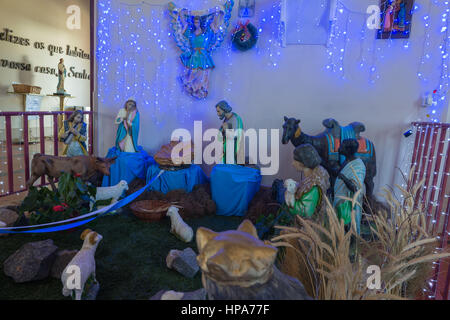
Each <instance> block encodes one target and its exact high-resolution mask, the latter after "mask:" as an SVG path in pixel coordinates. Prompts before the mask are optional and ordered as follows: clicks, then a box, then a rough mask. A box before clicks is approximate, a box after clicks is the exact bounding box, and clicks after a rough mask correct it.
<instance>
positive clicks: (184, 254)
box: [166, 248, 199, 278]
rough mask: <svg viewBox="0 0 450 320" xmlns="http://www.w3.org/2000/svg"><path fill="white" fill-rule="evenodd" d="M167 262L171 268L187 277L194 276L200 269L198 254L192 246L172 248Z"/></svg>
mask: <svg viewBox="0 0 450 320" xmlns="http://www.w3.org/2000/svg"><path fill="white" fill-rule="evenodd" d="M166 263H167V267H168V268H169V269H175V270H176V271H178V272H179V273H181V274H182V275H183V276H185V277H187V278H193V277H194V276H195V275H196V273H197V272H198V270H199V266H198V263H197V254H196V253H195V252H194V250H192V249H191V248H186V249H184V250H183V251H180V250H171V251H170V252H169V255H168V256H167V258H166Z"/></svg>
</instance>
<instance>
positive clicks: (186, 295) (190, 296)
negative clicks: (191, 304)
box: [149, 288, 206, 300]
mask: <svg viewBox="0 0 450 320" xmlns="http://www.w3.org/2000/svg"><path fill="white" fill-rule="evenodd" d="M149 300H206V290H205V289H203V288H201V289H198V290H196V291H190V292H176V291H167V290H160V291H158V292H157V293H156V294H155V295H154V296H152V297H151V298H150V299H149Z"/></svg>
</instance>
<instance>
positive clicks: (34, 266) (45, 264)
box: [3, 239, 58, 283]
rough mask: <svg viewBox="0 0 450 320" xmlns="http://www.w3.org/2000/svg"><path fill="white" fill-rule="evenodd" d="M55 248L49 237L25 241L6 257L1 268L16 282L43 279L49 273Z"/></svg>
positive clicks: (53, 259) (56, 248)
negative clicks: (42, 239) (35, 240)
mask: <svg viewBox="0 0 450 320" xmlns="http://www.w3.org/2000/svg"><path fill="white" fill-rule="evenodd" d="M57 250H58V247H57V246H55V245H54V244H53V240H50V239H48V240H44V241H38V242H29V243H26V244H24V245H23V246H22V247H21V248H20V249H19V250H17V251H16V252H14V253H13V254H12V255H11V256H10V257H9V258H8V259H6V261H5V262H4V263H3V270H4V272H5V274H6V275H7V276H9V277H12V278H13V279H14V281H15V282H16V283H23V282H29V281H36V280H42V279H45V278H47V277H48V276H49V274H50V269H51V267H52V265H53V262H54V261H55V258H56V251H57Z"/></svg>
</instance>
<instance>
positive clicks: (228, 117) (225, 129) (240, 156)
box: [216, 101, 245, 164]
mask: <svg viewBox="0 0 450 320" xmlns="http://www.w3.org/2000/svg"><path fill="white" fill-rule="evenodd" d="M216 111H217V116H218V117H219V119H220V120H223V123H222V126H221V127H220V129H219V130H220V133H221V134H220V135H219V141H221V142H223V159H222V160H223V163H227V164H236V163H239V164H244V162H245V155H244V148H243V143H244V141H243V139H242V136H243V129H244V128H243V123H242V119H241V117H240V116H239V115H237V114H236V113H235V112H233V109H232V108H231V107H230V105H229V104H228V102H226V101H220V102H219V103H218V104H217V105H216ZM232 145H233V147H232V148H231V150H229V147H230V146H232ZM230 151H231V153H232V155H230ZM227 154H228V156H227Z"/></svg>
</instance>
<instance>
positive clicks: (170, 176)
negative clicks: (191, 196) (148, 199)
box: [147, 164, 208, 194]
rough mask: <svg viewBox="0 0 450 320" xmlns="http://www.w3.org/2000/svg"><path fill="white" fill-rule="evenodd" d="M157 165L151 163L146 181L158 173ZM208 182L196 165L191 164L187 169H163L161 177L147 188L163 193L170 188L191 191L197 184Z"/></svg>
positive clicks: (170, 189)
mask: <svg viewBox="0 0 450 320" xmlns="http://www.w3.org/2000/svg"><path fill="white" fill-rule="evenodd" d="M160 170H161V169H159V167H158V165H156V164H155V165H151V166H150V167H149V168H148V170H147V181H150V180H151V179H153V177H155V176H156V175H158V173H159V171H160ZM207 182H208V177H207V176H206V175H205V173H204V172H203V170H202V168H200V166H198V165H195V164H193V165H191V166H190V167H189V168H187V169H182V170H177V171H165V172H164V173H163V174H162V175H161V177H160V178H159V179H158V180H156V181H155V182H154V183H153V184H152V185H151V186H150V188H149V190H155V191H160V192H162V193H164V194H166V193H168V192H169V191H172V190H178V189H183V190H185V191H186V192H188V193H189V192H191V191H192V189H194V187H195V186H196V185H197V184H204V183H207Z"/></svg>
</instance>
